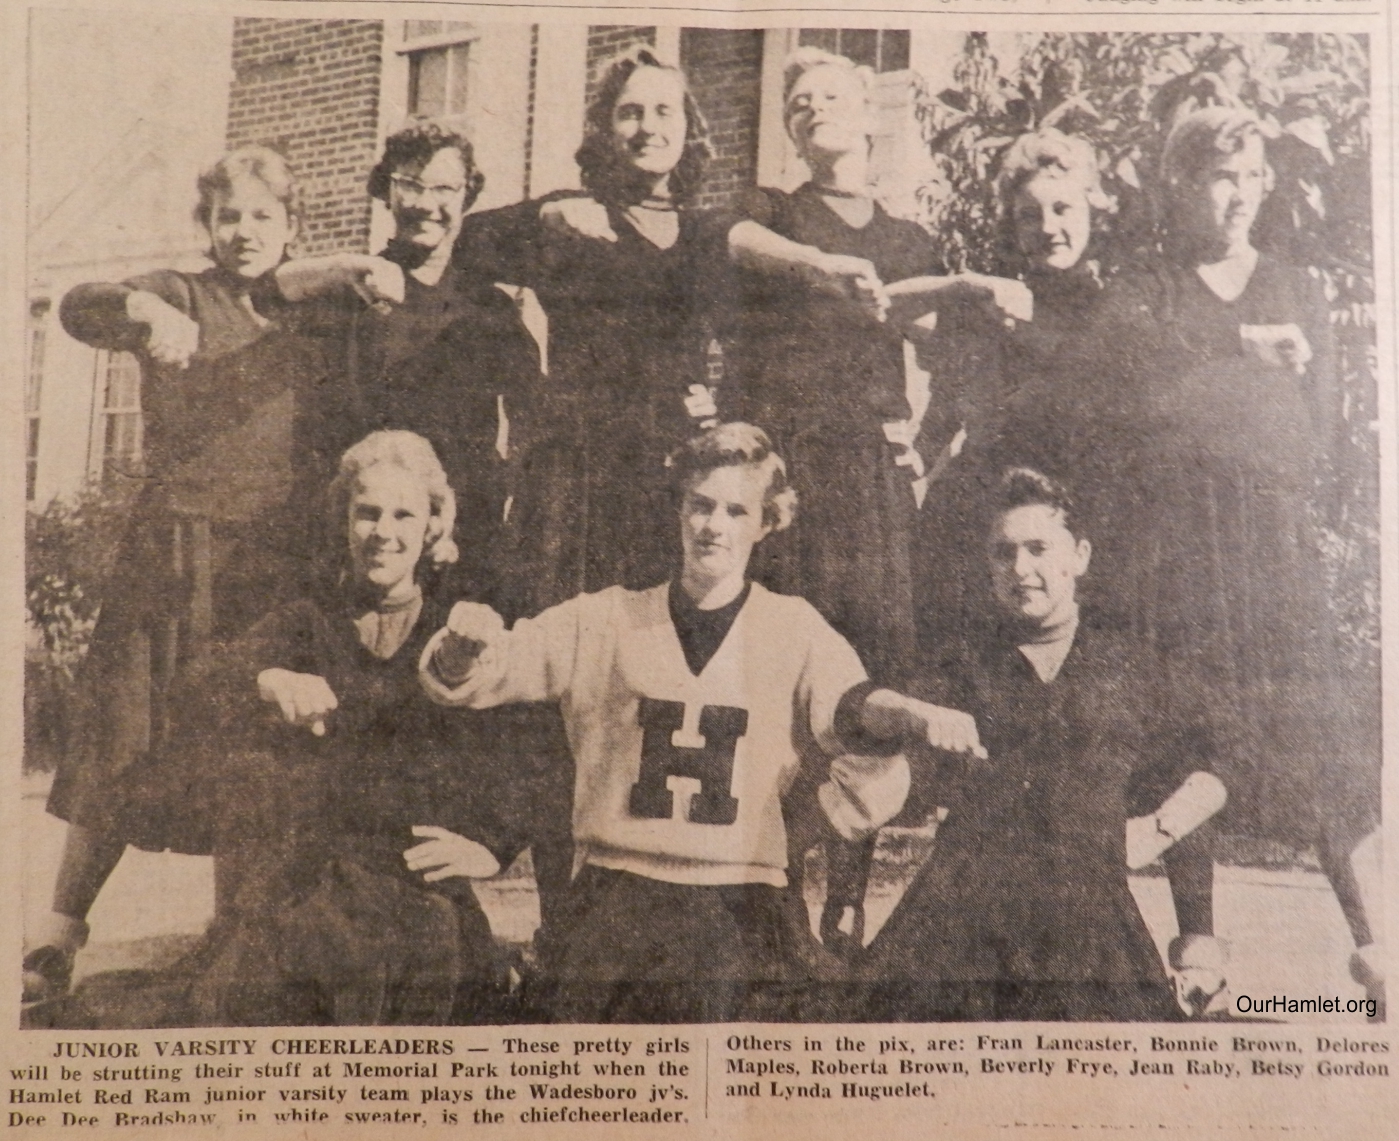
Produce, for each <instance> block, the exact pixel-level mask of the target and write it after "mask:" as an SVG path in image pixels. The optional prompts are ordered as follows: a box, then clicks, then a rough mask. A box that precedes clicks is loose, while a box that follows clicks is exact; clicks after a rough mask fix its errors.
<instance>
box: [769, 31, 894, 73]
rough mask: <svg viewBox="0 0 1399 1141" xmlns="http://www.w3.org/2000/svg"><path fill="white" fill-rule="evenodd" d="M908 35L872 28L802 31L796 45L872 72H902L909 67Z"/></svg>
mask: <svg viewBox="0 0 1399 1141" xmlns="http://www.w3.org/2000/svg"><path fill="white" fill-rule="evenodd" d="M908 40H909V33H908V32H907V31H897V30H892V29H875V28H803V29H802V30H801V32H800V34H799V35H798V38H797V43H798V44H799V45H800V46H801V47H813V48H822V49H824V50H825V51H828V52H834V53H835V54H836V55H843V56H845V57H846V58H848V59H852V60H854V61H855V62H856V63H858V64H863V65H864V66H865V67H871V68H873V69H874V70H875V71H878V72H884V71H904V70H905V69H907V67H908V50H909V48H908Z"/></svg>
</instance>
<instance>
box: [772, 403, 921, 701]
mask: <svg viewBox="0 0 1399 1141" xmlns="http://www.w3.org/2000/svg"><path fill="white" fill-rule="evenodd" d="M763 426H764V427H768V428H769V430H770V432H771V433H772V434H773V436H774V444H775V445H776V448H777V452H778V454H779V455H781V456H783V458H784V459H786V461H787V472H788V475H789V477H790V479H791V482H792V485H793V486H794V487H795V488H796V489H797V494H798V497H799V498H798V502H797V516H796V521H795V522H794V523H793V524H792V526H791V527H790V528H789V529H788V530H786V531H783V532H781V533H779V534H776V535H772V536H769V537H768V538H767V539H766V540H764V541H763V543H762V545H761V546H759V547H758V548H757V549H755V550H754V552H753V568H752V573H753V577H754V578H755V579H757V580H758V581H759V582H761V583H762V584H763V585H764V586H767V587H768V588H769V589H771V590H774V591H777V592H778V593H780V594H793V595H796V596H798V597H800V598H805V599H806V600H807V601H808V602H810V603H811V604H812V605H813V606H815V607H816V609H817V610H819V611H820V612H821V615H822V617H824V618H825V619H826V621H828V622H829V623H830V624H831V625H832V626H833V627H834V628H835V629H836V631H837V632H839V633H840V634H841V635H842V636H843V637H844V638H845V639H846V640H847V641H849V642H850V644H851V645H852V646H853V647H854V648H855V651H856V652H857V653H858V654H859V655H860V661H861V662H862V663H864V666H865V669H866V670H868V671H869V674H870V676H871V677H873V678H875V679H876V680H878V681H883V682H886V683H888V684H896V683H897V682H898V680H900V679H902V678H904V677H906V676H908V674H909V672H910V671H911V670H912V669H913V667H914V665H915V664H916V660H917V659H916V656H915V633H914V621H913V585H912V577H911V575H912V571H911V566H910V551H909V544H910V538H911V535H912V531H913V524H914V520H915V513H916V507H917V504H916V502H915V500H914V498H913V491H912V488H911V487H910V485H909V477H908V474H907V471H906V469H904V468H900V467H897V466H896V465H895V463H894V460H895V458H896V455H897V451H898V450H897V449H896V448H895V447H894V446H893V445H892V444H890V443H889V442H888V441H887V440H885V439H884V437H883V435H882V433H881V432H880V430H879V428H878V427H877V426H876V427H859V426H852V425H845V426H844V427H842V428H840V429H836V428H834V427H824V428H813V429H808V430H804V431H802V432H799V433H792V434H783V433H782V432H781V431H780V430H778V429H775V428H771V427H770V426H769V425H763Z"/></svg>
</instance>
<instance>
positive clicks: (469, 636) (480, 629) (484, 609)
mask: <svg viewBox="0 0 1399 1141" xmlns="http://www.w3.org/2000/svg"><path fill="white" fill-rule="evenodd" d="M503 633H505V622H504V620H503V619H502V618H501V617H500V615H499V614H497V613H496V612H495V611H494V610H492V609H491V608H490V607H489V606H487V605H486V604H485V603H483V602H458V603H457V604H456V605H455V606H453V607H452V612H451V614H449V615H448V616H447V636H446V637H445V638H444V639H443V640H442V644H441V645H440V646H438V648H437V653H436V654H435V655H434V656H433V664H434V665H435V666H436V667H437V672H438V674H439V675H440V676H441V678H442V680H443V681H459V680H461V679H462V678H464V677H466V675H467V674H468V673H470V672H471V667H472V666H473V665H475V664H476V659H477V658H478V657H480V656H481V651H482V650H484V649H485V648H486V647H487V646H488V645H490V644H491V643H492V642H494V641H495V640H496V639H497V638H499V637H500V635H502V634H503Z"/></svg>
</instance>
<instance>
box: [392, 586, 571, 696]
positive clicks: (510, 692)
mask: <svg viewBox="0 0 1399 1141" xmlns="http://www.w3.org/2000/svg"><path fill="white" fill-rule="evenodd" d="M579 604H580V600H579V599H572V600H570V601H569V602H565V603H563V604H562V605H560V606H554V607H551V608H550V609H548V610H546V611H544V613H542V614H540V615H539V616H538V617H537V618H522V619H521V620H520V621H518V622H516V623H515V626H514V629H512V630H506V629H505V623H504V622H503V621H502V620H501V617H500V615H499V614H497V613H496V612H495V611H494V610H492V609H491V608H490V607H489V606H486V605H484V604H482V603H479V602H458V603H457V604H456V605H455V606H453V607H452V612H451V614H450V615H449V616H448V619H447V625H446V626H444V627H443V628H442V629H441V630H439V631H438V632H437V633H436V634H434V635H433V636H432V638H431V639H430V640H429V641H428V644H427V645H426V646H425V647H424V648H423V656H422V658H421V660H420V661H419V667H418V680H419V682H420V683H421V684H422V687H423V689H424V691H425V692H426V693H427V695H428V696H429V697H430V698H432V700H433V701H435V702H437V703H438V704H439V705H448V706H460V707H466V708H468V709H489V708H491V707H492V706H496V705H507V704H512V703H515V702H521V701H554V700H557V699H558V698H560V697H562V696H563V695H564V694H565V693H566V692H567V691H568V689H569V686H570V685H571V683H572V678H573V668H574V662H575V660H576V658H577V655H578V637H579V628H580V622H579V615H578V606H579Z"/></svg>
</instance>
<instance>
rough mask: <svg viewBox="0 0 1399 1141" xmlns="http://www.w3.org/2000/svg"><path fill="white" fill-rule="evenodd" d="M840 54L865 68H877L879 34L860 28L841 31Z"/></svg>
mask: <svg viewBox="0 0 1399 1141" xmlns="http://www.w3.org/2000/svg"><path fill="white" fill-rule="evenodd" d="M840 54H841V55H843V56H845V57H846V58H847V59H853V60H854V61H855V62H856V63H858V64H862V65H863V66H865V67H869V68H877V67H878V64H879V33H878V32H875V31H864V30H861V29H859V28H842V29H841V30H840Z"/></svg>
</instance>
